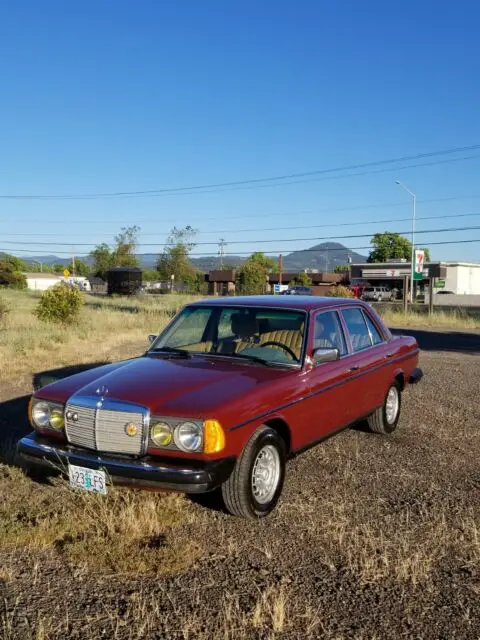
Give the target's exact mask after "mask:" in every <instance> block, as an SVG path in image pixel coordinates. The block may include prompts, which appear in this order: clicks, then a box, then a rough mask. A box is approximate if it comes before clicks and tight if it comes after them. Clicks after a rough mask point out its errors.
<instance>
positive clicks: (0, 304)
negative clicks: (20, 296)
mask: <svg viewBox="0 0 480 640" xmlns="http://www.w3.org/2000/svg"><path fill="white" fill-rule="evenodd" d="M9 313H10V307H9V306H8V304H7V303H6V302H5V300H2V298H0V326H1V325H2V324H4V322H5V320H6V319H7V316H8V314H9Z"/></svg>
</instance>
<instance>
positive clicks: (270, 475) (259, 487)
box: [252, 444, 280, 504]
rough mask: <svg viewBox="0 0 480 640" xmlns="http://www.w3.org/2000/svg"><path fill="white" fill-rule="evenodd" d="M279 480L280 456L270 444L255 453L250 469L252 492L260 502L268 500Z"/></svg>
mask: <svg viewBox="0 0 480 640" xmlns="http://www.w3.org/2000/svg"><path fill="white" fill-rule="evenodd" d="M279 480H280V456H279V455H278V451H277V449H276V448H275V447H273V446H272V445H271V444H267V445H266V446H265V447H263V449H260V451H259V452H258V454H257V457H256V458H255V462H254V463H253V470H252V492H253V495H254V496H255V500H256V501H257V502H259V503H260V504H265V503H267V502H270V500H271V499H272V498H273V496H274V495H275V491H276V489H277V487H278V483H279Z"/></svg>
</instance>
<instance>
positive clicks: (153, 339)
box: [148, 333, 157, 344]
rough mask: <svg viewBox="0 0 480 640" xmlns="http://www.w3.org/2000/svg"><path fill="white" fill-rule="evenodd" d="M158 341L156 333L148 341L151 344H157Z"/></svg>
mask: <svg viewBox="0 0 480 640" xmlns="http://www.w3.org/2000/svg"><path fill="white" fill-rule="evenodd" d="M156 339H157V336H156V335H155V334H154V333H151V334H150V335H149V336H148V341H149V343H150V344H152V342H155V340H156Z"/></svg>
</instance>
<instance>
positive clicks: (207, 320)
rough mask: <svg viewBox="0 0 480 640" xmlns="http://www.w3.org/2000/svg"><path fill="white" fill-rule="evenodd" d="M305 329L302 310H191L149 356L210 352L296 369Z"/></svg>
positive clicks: (152, 349) (166, 334)
mask: <svg viewBox="0 0 480 640" xmlns="http://www.w3.org/2000/svg"><path fill="white" fill-rule="evenodd" d="M304 328H305V313H304V312H303V311H291V310H284V309H269V308H262V307H233V306H227V305H225V306H224V307H222V306H216V305H215V306H213V305H212V306H210V307H208V306H203V305H202V306H195V305H192V306H189V307H185V309H183V311H181V312H180V313H179V315H178V316H177V317H176V318H175V320H174V321H173V323H172V324H171V325H170V326H169V327H168V328H167V329H166V330H165V331H164V332H163V333H162V334H161V335H160V336H159V337H158V338H157V340H156V341H155V342H154V343H153V345H152V347H151V348H150V350H149V353H152V352H153V353H160V354H161V353H162V351H163V353H165V354H170V355H172V356H174V355H175V354H177V355H181V354H182V353H184V354H185V353H188V354H194V353H206V354H209V355H211V356H223V357H230V358H239V359H242V360H247V359H250V360H251V361H252V362H265V363H266V364H280V365H282V364H284V365H298V364H300V362H301V359H302V352H303V344H304Z"/></svg>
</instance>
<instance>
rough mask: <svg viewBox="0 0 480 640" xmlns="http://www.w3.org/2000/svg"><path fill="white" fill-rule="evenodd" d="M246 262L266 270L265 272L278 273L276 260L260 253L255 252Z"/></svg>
mask: <svg viewBox="0 0 480 640" xmlns="http://www.w3.org/2000/svg"><path fill="white" fill-rule="evenodd" d="M248 260H250V261H251V262H253V263H255V264H257V265H258V266H259V267H262V268H263V269H266V271H278V260H276V259H275V258H271V257H270V256H266V255H265V254H264V253H263V252H262V251H255V252H254V253H252V255H251V256H250V257H249V258H248Z"/></svg>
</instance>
